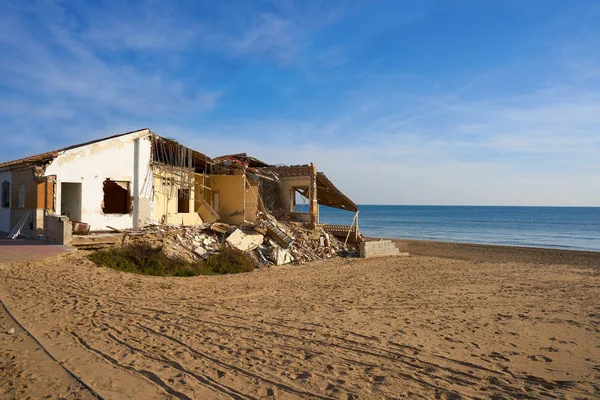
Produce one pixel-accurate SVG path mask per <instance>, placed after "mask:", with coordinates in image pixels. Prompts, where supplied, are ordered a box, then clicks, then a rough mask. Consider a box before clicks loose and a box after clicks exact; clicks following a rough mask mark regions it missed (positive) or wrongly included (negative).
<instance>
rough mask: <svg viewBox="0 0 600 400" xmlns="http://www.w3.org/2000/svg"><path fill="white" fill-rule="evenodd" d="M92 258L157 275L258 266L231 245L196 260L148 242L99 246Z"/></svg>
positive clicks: (247, 269)
mask: <svg viewBox="0 0 600 400" xmlns="http://www.w3.org/2000/svg"><path fill="white" fill-rule="evenodd" d="M89 259H90V260H92V261H93V262H95V263H96V264H99V265H104V266H105V267H108V268H112V269H115V270H117V271H123V272H131V273H134V274H141V275H154V276H196V275H219V274H236V273H239V272H250V271H252V270H254V261H253V260H252V258H251V257H249V256H248V255H247V254H245V253H244V252H243V251H240V250H237V249H230V248H228V247H223V248H222V249H221V251H220V253H218V254H213V255H211V256H210V257H208V259H206V260H201V261H198V262H195V263H190V262H188V261H186V260H185V259H183V258H180V257H169V256H168V255H166V254H165V253H164V252H163V249H162V247H152V246H151V245H150V244H148V243H145V242H138V243H130V244H127V245H125V246H123V247H114V248H110V249H107V250H99V251H96V252H94V253H92V254H90V255H89Z"/></svg>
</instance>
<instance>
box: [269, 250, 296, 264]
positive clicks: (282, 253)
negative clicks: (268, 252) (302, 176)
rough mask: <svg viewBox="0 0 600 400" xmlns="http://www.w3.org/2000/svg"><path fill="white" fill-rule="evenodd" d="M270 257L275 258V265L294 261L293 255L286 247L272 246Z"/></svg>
mask: <svg viewBox="0 0 600 400" xmlns="http://www.w3.org/2000/svg"><path fill="white" fill-rule="evenodd" d="M272 259H273V260H275V265H283V264H289V263H291V262H292V261H294V256H292V255H291V254H290V251H289V250H287V249H282V248H281V247H273V252H272Z"/></svg>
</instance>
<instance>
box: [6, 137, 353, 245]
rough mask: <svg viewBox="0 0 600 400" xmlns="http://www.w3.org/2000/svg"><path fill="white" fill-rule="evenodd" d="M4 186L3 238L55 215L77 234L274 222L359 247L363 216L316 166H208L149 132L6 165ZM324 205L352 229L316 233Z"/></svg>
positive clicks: (39, 230) (233, 162)
mask: <svg viewBox="0 0 600 400" xmlns="http://www.w3.org/2000/svg"><path fill="white" fill-rule="evenodd" d="M0 184H1V190H2V192H1V195H2V197H1V199H0V200H1V203H0V231H5V232H9V231H13V232H16V231H18V232H17V233H20V234H21V235H23V236H28V237H37V236H38V235H40V234H43V233H44V231H45V220H47V217H48V216H54V215H58V216H64V217H66V218H68V220H69V223H71V224H72V226H73V228H74V231H73V232H74V233H78V232H81V233H87V232H90V231H91V232H102V231H115V230H126V229H131V228H141V227H145V226H161V225H164V226H188V227H189V226H199V227H200V226H203V225H204V226H205V225H206V224H212V223H216V222H218V223H223V224H228V225H230V226H237V227H239V228H244V227H246V228H247V227H248V226H254V225H256V226H257V227H258V226H259V225H261V226H262V228H257V229H259V230H260V229H263V230H264V231H265V232H266V231H267V230H269V229H273V227H270V226H269V223H270V222H269V218H270V219H271V220H272V221H277V220H278V219H283V220H286V221H296V222H299V223H303V224H305V225H306V226H307V227H310V228H312V229H316V228H317V227H318V228H319V229H325V230H330V231H332V232H333V231H335V230H336V229H337V230H340V229H341V230H340V231H339V232H335V234H336V235H338V236H343V235H344V234H346V233H347V235H346V240H348V238H349V237H350V236H354V237H355V239H356V238H358V229H357V223H358V218H357V217H358V207H357V206H356V204H354V203H353V202H352V201H351V200H350V199H348V198H347V197H346V196H345V195H344V194H343V193H341V192H340V191H339V190H338V189H337V188H336V187H335V186H334V185H333V183H331V181H330V180H329V179H327V177H326V176H325V175H324V174H323V173H321V172H318V171H317V169H316V166H315V165H314V164H308V165H295V166H274V165H269V164H267V163H265V162H263V161H260V160H258V159H255V158H253V157H249V156H247V155H246V154H233V155H228V156H221V157H217V158H214V159H211V158H209V157H207V156H206V155H204V154H202V153H200V152H198V151H195V150H193V149H190V148H188V147H185V146H183V145H181V144H179V143H177V142H176V141H174V140H172V139H168V138H164V137H161V136H159V135H156V134H154V133H153V132H152V131H150V130H149V129H141V130H138V131H133V132H127V133H123V134H119V135H115V136H111V137H107V138H104V139H100V140H96V141H92V142H87V143H83V144H79V145H75V146H71V147H68V148H65V149H61V150H56V151H53V152H48V153H44V154H40V155H36V156H31V157H26V158H23V159H20V160H15V161H9V162H5V163H2V164H0ZM319 205H325V206H329V207H336V208H340V209H344V210H348V211H351V212H354V213H356V214H355V222H356V224H355V225H356V227H355V228H352V229H353V230H352V229H350V228H348V227H345V230H344V227H337V228H336V227H334V226H322V225H320V224H319ZM265 216H268V217H269V218H266V217H265ZM64 217H63V219H64V220H66V218H64ZM272 221H271V222H272ZM237 236H240V237H239V238H238V239H239V240H242V241H243V240H247V239H246V238H245V237H244V236H241V235H239V234H238V235H237ZM234 239H235V238H234ZM234 239H232V241H233V240H234Z"/></svg>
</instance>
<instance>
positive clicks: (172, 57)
mask: <svg viewBox="0 0 600 400" xmlns="http://www.w3.org/2000/svg"><path fill="white" fill-rule="evenodd" d="M598 43H600V2H598V1H596V0H589V1H588V0H572V1H564V0H556V1H555V0H519V1H516V0H453V1H447V0H438V1H434V0H414V1H412V0H372V1H369V0H344V1H342V0H263V1H250V0H239V1H238V0H223V1H212V0H210V1H202V0H197V1H196V0H190V1H187V0H177V1H157V0H148V1H126V0H106V1H93V2H90V1H77V0H72V1H58V0H57V1H51V0H47V1H37V0H27V1H26V0H0V161H8V160H12V159H16V158H20V157H24V156H27V155H32V154H37V153H41V152H45V151H50V150H54V149H59V148H62V147H66V146H69V145H72V144H76V143H80V142H84V141H87V140H91V139H96V138H100V137H103V136H108V135H112V134H117V133H122V132H128V131H132V130H136V129H140V128H145V127H148V128H150V129H152V130H153V131H154V132H155V133H157V134H159V135H162V136H166V137H170V138H174V139H176V140H178V141H179V142H181V143H182V144H184V145H186V146H189V147H192V148H194V149H195V150H198V151H200V152H203V153H205V154H207V155H209V156H212V157H216V156H219V155H223V154H231V153H238V152H247V153H248V154H251V155H253V156H255V157H258V158H260V159H263V160H264V161H267V162H269V163H273V164H297V163H299V164H304V163H308V162H315V163H316V164H317V167H318V169H319V170H320V171H323V172H325V174H326V175H327V176H328V177H329V178H330V179H331V180H332V181H333V182H334V183H335V184H336V185H337V186H338V187H339V188H340V189H341V190H342V191H344V192H345V193H346V194H347V195H348V196H349V197H350V198H352V199H353V200H354V201H355V202H356V203H358V204H437V205H439V204H442V205H443V204H448V205H563V206H568V205H581V206H600V51H598V48H599V47H598Z"/></svg>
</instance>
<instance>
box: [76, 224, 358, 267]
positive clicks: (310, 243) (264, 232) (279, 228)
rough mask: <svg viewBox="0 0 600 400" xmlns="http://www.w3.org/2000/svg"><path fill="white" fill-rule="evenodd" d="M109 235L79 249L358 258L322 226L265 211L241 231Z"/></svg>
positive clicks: (210, 227)
mask: <svg viewBox="0 0 600 400" xmlns="http://www.w3.org/2000/svg"><path fill="white" fill-rule="evenodd" d="M115 235H116V236H117V238H116V239H115ZM110 237H111V239H110V240H108V237H106V238H105V239H103V240H102V241H101V242H102V244H104V242H107V246H104V245H103V246H99V244H100V243H99V242H97V240H96V241H95V240H94V235H88V236H81V237H79V241H78V242H77V243H76V244H75V246H76V247H78V248H82V249H93V248H101V247H108V246H114V245H124V244H127V243H131V242H135V241H139V240H143V241H145V242H148V243H150V244H151V245H153V246H156V247H162V248H163V251H164V252H165V253H166V254H167V255H169V256H175V257H180V258H183V259H185V260H187V261H190V262H194V261H198V260H200V259H204V258H208V257H210V256H211V255H212V254H216V253H218V252H219V251H220V249H221V248H222V246H229V247H231V248H236V249H239V250H241V251H244V252H246V253H247V254H248V255H249V256H251V257H252V258H253V259H254V261H255V264H256V266H257V267H269V266H272V265H284V264H289V263H292V262H293V263H297V264H304V263H306V262H309V261H317V260H323V259H327V258H331V257H334V256H336V255H343V256H348V255H349V254H353V253H352V252H351V251H350V250H351V249H349V248H347V247H345V246H344V244H343V243H342V242H341V241H340V240H339V239H338V238H337V237H336V236H334V235H332V234H330V233H328V232H326V231H325V230H324V229H323V228H322V227H320V226H317V227H316V228H309V227H307V226H306V224H303V223H301V222H294V221H279V220H276V219H275V218H274V217H272V216H271V215H269V214H264V213H262V215H260V218H259V220H258V221H257V222H255V223H246V224H245V225H243V226H240V227H238V226H234V225H228V224H225V223H221V222H214V223H204V224H203V225H199V226H179V225H168V224H161V225H149V226H145V227H141V228H132V229H125V230H122V231H120V232H119V233H113V234H111V235H110Z"/></svg>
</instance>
